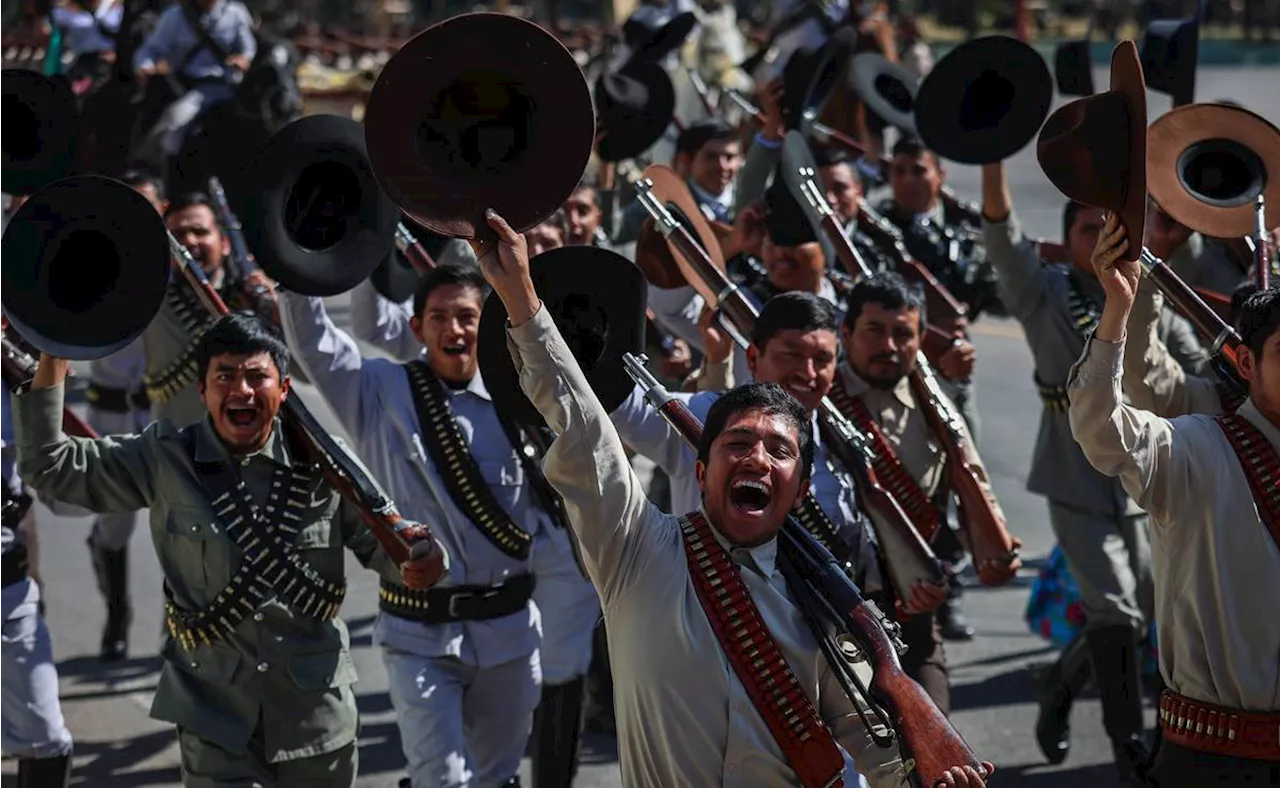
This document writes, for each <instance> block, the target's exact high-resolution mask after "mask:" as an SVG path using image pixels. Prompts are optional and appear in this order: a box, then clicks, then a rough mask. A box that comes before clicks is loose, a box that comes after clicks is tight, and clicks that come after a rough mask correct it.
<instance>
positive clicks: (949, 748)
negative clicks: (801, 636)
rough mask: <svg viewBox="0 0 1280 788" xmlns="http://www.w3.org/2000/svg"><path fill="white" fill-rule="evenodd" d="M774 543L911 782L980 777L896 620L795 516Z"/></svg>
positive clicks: (811, 619)
mask: <svg viewBox="0 0 1280 788" xmlns="http://www.w3.org/2000/svg"><path fill="white" fill-rule="evenodd" d="M645 361H647V359H646V358H644V357H643V356H640V357H636V356H633V355H631V354H630V353H628V354H626V355H625V356H623V363H624V364H625V365H626V369H627V374H629V375H631V378H632V379H633V380H634V381H635V382H636V383H638V384H639V385H640V387H641V388H642V389H644V395H645V399H647V400H648V401H649V404H650V405H652V406H653V407H654V409H655V410H657V411H658V412H659V413H660V414H662V417H663V418H665V419H666V420H667V422H668V423H670V424H671V426H672V427H674V428H675V429H676V431H677V432H679V433H680V435H681V436H682V437H683V438H684V439H685V441H686V442H688V443H689V445H691V446H693V447H695V448H696V447H697V446H698V444H699V441H700V440H701V438H702V424H701V423H699V422H698V419H697V418H696V417H695V416H694V415H693V414H692V413H690V412H689V409H688V408H686V407H685V405H684V403H683V402H681V401H680V400H678V399H676V398H675V397H673V396H672V395H671V393H670V392H668V391H667V390H666V389H665V388H663V386H662V384H661V383H659V382H658V380H657V379H656V378H655V377H654V376H653V375H652V374H651V373H650V372H649V370H648V369H646V368H645V366H644V364H645ZM778 542H779V547H780V548H781V549H780V553H781V555H782V557H783V564H782V565H783V569H784V572H785V573H786V574H787V575H788V581H789V582H788V585H789V586H791V587H792V588H794V589H795V590H796V592H797V593H796V597H797V607H798V608H799V609H800V611H801V613H802V614H804V616H805V621H806V623H807V624H808V625H809V626H810V628H811V629H812V630H813V633H814V637H815V638H816V639H817V641H818V644H819V646H820V647H821V648H822V652H823V656H824V658H825V659H826V660H827V663H828V665H830V666H831V669H832V670H833V671H834V672H835V674H836V678H837V680H839V681H840V684H841V687H842V688H843V689H844V691H845V693H846V694H848V695H849V696H850V698H852V697H853V696H854V695H855V692H856V694H858V695H860V696H861V697H863V698H865V699H866V700H867V701H868V702H869V705H870V706H871V708H872V711H873V713H874V714H875V715H876V716H877V717H879V718H880V719H881V720H882V721H883V722H884V723H885V724H886V725H887V726H888V727H889V728H890V729H891V730H893V731H894V732H896V734H897V736H898V738H899V740H900V744H899V748H900V750H901V752H902V760H903V762H904V763H905V764H906V767H907V770H908V774H909V779H910V781H911V783H912V785H914V786H917V788H933V786H935V785H937V784H938V783H939V782H941V781H942V780H943V775H944V774H945V773H946V772H947V770H948V769H951V768H954V767H957V766H971V767H973V768H974V769H975V770H976V771H977V772H978V773H979V774H981V775H983V776H985V775H986V770H985V769H984V767H983V766H982V763H981V762H980V761H979V760H978V756H977V755H975V754H974V752H973V750H971V749H970V748H969V745H968V744H967V743H966V742H965V740H964V739H963V738H962V737H961V736H960V734H959V733H958V732H957V731H956V729H955V728H954V727H952V725H951V722H950V721H949V720H947V717H946V715H945V714H943V713H942V711H941V710H940V709H939V708H938V707H937V705H936V704H935V703H934V702H933V700H932V699H931V698H930V697H929V695H928V694H927V693H926V692H925V691H924V688H923V687H921V686H920V684H919V683H918V682H916V680H915V679H913V678H911V677H910V676H908V675H907V674H906V672H904V671H903V669H902V663H901V662H900V661H899V655H900V654H902V653H905V652H906V645H905V644H904V643H903V642H902V640H901V638H900V636H899V633H900V629H899V627H898V624H897V623H896V622H893V621H891V620H889V619H888V618H887V617H886V616H885V615H884V613H882V612H881V611H880V609H879V608H878V607H876V605H875V603H874V602H871V601H869V600H867V599H866V598H864V597H863V596H862V592H861V591H859V590H858V586H857V585H856V584H855V583H854V582H853V581H852V580H850V579H849V576H848V575H846V574H845V572H844V570H843V569H842V568H841V566H840V563H839V562H838V561H837V560H836V558H835V556H833V555H832V554H831V553H830V551H828V550H827V548H825V547H823V545H822V543H821V542H819V541H818V540H817V539H816V538H815V537H814V536H813V535H812V534H810V533H809V532H808V531H806V530H805V529H804V526H802V525H800V523H799V522H798V521H797V520H796V519H795V517H794V516H792V515H788V516H787V519H786V520H785V521H784V522H783V524H782V529H781V531H779V533H778ZM832 628H834V630H835V631H834V632H833V631H832ZM848 640H852V641H853V643H854V644H855V645H856V646H857V650H858V651H861V652H862V653H863V654H865V655H866V656H867V658H868V659H869V660H870V662H871V668H872V678H871V685H870V687H867V686H865V685H863V683H862V681H861V679H859V678H858V676H857V675H856V674H855V673H854V672H853V670H852V667H851V665H850V660H849V658H848V651H847V646H846V643H847V641H848ZM855 705H856V704H855ZM858 713H859V716H860V717H861V718H862V721H863V724H864V725H866V726H867V730H868V732H869V733H870V734H871V736H872V738H873V739H874V740H875V741H876V744H877V745H879V746H882V747H883V746H888V745H889V744H891V743H892V738H891V737H884V736H883V735H881V734H877V733H876V732H875V731H874V730H872V727H871V724H870V723H869V721H868V720H867V718H866V717H865V716H863V714H862V711H861V709H860V708H859V712H858Z"/></svg>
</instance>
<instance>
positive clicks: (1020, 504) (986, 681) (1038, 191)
mask: <svg viewBox="0 0 1280 788" xmlns="http://www.w3.org/2000/svg"><path fill="white" fill-rule="evenodd" d="M1277 78H1280V69H1233V68H1220V69H1218V68H1202V69H1201V70H1200V73H1199V85H1198V95H1199V96H1200V97H1202V98H1204V99H1216V98H1232V99H1235V100H1237V101H1240V102H1241V103H1243V104H1245V105H1246V106H1248V107H1250V108H1251V109H1254V111H1258V112H1260V113H1262V114H1263V115H1264V116H1266V117H1267V118H1268V119H1269V120H1271V121H1272V122H1273V123H1276V122H1277V121H1278V120H1280V91H1277V90H1276V89H1275V81H1276V80H1277ZM1096 84H1098V85H1105V84H1107V76H1106V74H1105V73H1103V72H1101V71H1100V72H1098V74H1097V75H1096ZM1168 107H1169V101H1168V98H1167V97H1165V96H1162V95H1152V97H1151V99H1150V112H1151V114H1152V117H1154V116H1155V115H1156V114H1157V113H1160V112H1163V111H1165V110H1167V109H1168ZM1008 173H1009V176H1008V177H1009V181H1010V185H1011V188H1012V191H1013V194H1014V198H1015V202H1016V206H1017V210H1018V212H1019V214H1020V215H1021V217H1022V219H1023V221H1024V224H1025V226H1026V227H1027V229H1028V231H1029V232H1031V233H1034V234H1037V235H1040V236H1043V237H1048V238H1052V239H1056V238H1058V237H1059V235H1060V227H1059V218H1058V217H1059V214H1060V210H1061V205H1062V198H1061V197H1060V196H1059V195H1058V193H1057V192H1056V190H1054V188H1053V187H1052V186H1051V185H1050V184H1049V183H1048V182H1047V181H1046V180H1045V179H1044V177H1043V175H1042V174H1041V172H1040V169H1039V167H1038V165H1037V164H1036V161H1035V157H1034V151H1033V150H1032V149H1030V148H1029V149H1028V150H1025V151H1023V152H1022V153H1021V154H1019V155H1018V156H1017V157H1015V158H1014V159H1013V160H1011V162H1010V164H1009V168H1008ZM949 182H950V183H951V184H952V185H954V186H955V187H956V189H957V191H958V192H959V193H960V194H961V195H964V196H967V197H970V198H976V197H977V194H978V193H977V185H978V172H977V170H976V169H975V168H971V167H952V168H951V171H950V173H949ZM344 304H345V298H341V297H340V298H336V299H333V300H332V306H331V309H332V314H334V316H335V318H337V319H338V320H339V322H340V323H341V322H342V321H343V320H344V319H345V315H344V312H345V307H344ZM974 341H975V343H976V344H977V346H978V349H979V353H980V356H979V364H978V370H977V374H976V379H977V383H978V391H979V394H978V402H979V407H980V411H981V415H982V421H983V426H982V430H983V435H982V445H981V449H982V454H983V456H984V458H985V461H986V464H987V467H988V470H989V471H990V473H991V475H992V477H993V479H994V483H995V488H996V492H997V494H998V495H999V497H1000V500H1001V502H1002V504H1003V506H1004V509H1005V512H1006V513H1007V515H1008V517H1009V523H1010V527H1011V529H1012V530H1013V531H1014V532H1015V533H1016V534H1017V535H1018V536H1019V537H1021V539H1022V541H1023V543H1024V555H1025V556H1026V557H1027V559H1028V561H1027V563H1028V567H1029V568H1028V569H1027V570H1026V571H1024V573H1023V576H1022V577H1020V578H1018V580H1016V581H1015V582H1014V583H1012V584H1010V585H1009V586H1006V587H1004V588H1000V589H986V588H981V587H978V588H973V589H971V590H970V591H969V593H968V596H967V612H968V614H969V616H970V617H971V619H972V620H973V623H974V625H975V626H976V627H977V630H978V637H977V638H976V639H975V640H973V641H972V642H970V643H963V644H948V645H947V651H948V657H949V660H950V664H951V671H952V674H951V679H952V687H953V689H952V692H953V695H952V697H953V706H954V711H953V714H952V719H953V721H954V723H955V725H956V727H957V728H958V729H959V730H960V732H961V733H962V734H963V735H964V737H965V738H966V739H967V740H968V742H969V744H970V745H971V746H972V747H973V749H974V750H975V751H976V752H978V753H979V754H980V755H981V756H982V757H984V758H987V759H989V760H991V761H993V762H995V763H996V765H997V767H998V770H999V771H998V774H997V775H996V777H995V778H994V779H993V780H992V785H994V786H1006V787H1008V788H1013V787H1014V786H1038V787H1043V788H1056V787H1059V786H1060V787H1062V788H1066V786H1084V785H1088V786H1091V788H1110V787H1111V786H1114V785H1115V782H1116V781H1115V778H1114V775H1113V770H1112V768H1111V767H1110V766H1109V765H1108V764H1109V761H1110V757H1111V756H1110V747H1109V745H1108V743H1107V741H1106V738H1105V735H1104V734H1103V732H1102V727H1101V715H1100V708H1099V705H1098V703H1097V700H1096V697H1095V696H1094V695H1093V694H1092V693H1091V692H1090V693H1086V696H1085V697H1084V698H1083V699H1082V700H1081V701H1080V703H1079V704H1078V705H1077V707H1076V712H1075V716H1074V717H1073V723H1074V739H1073V748H1072V751H1071V757H1070V758H1069V759H1068V760H1067V762H1066V763H1065V764H1063V765H1062V766H1060V767H1047V766H1046V765H1045V764H1044V762H1043V759H1042V757H1041V755H1040V753H1039V751H1038V749H1037V747H1036V744H1035V741H1034V738H1033V735H1032V728H1033V725H1034V721H1035V714H1036V707H1035V703H1034V694H1033V687H1034V684H1033V679H1032V676H1033V674H1034V672H1035V671H1036V669H1038V668H1039V667H1041V666H1043V665H1045V664H1047V663H1048V662H1050V661H1051V660H1052V659H1053V656H1054V655H1053V652H1052V651H1051V649H1050V648H1049V647H1048V645H1047V643H1046V642H1045V641H1043V640H1041V639H1040V638H1038V637H1036V636H1034V635H1032V634H1031V633H1030V632H1029V631H1028V630H1027V627H1026V624H1025V623H1024V621H1023V609H1024V607H1025V605H1026V601H1027V590H1026V589H1027V587H1028V586H1029V585H1030V581H1031V579H1032V577H1034V572H1035V568H1036V567H1038V566H1039V562H1040V560H1041V559H1042V558H1043V557H1044V556H1045V555H1046V554H1047V552H1048V551H1049V549H1050V548H1051V547H1052V545H1053V537H1052V534H1051V532H1050V530H1049V526H1048V522H1047V517H1046V508H1045V504H1044V502H1043V501H1042V500H1040V499H1039V498H1037V497H1034V496H1031V495H1030V494H1028V493H1027V492H1026V491H1025V490H1024V483H1025V479H1026V469H1027V468H1028V467H1029V465H1030V457H1031V450H1032V446H1033V442H1034V439H1035V432H1036V425H1037V423H1038V420H1039V416H1040V405H1039V402H1038V400H1037V397H1036V394H1035V391H1034V388H1033V386H1032V369H1031V361H1030V355H1029V353H1028V351H1027V348H1026V346H1025V342H1024V339H1023V336H1022V332H1021V330H1020V328H1019V327H1018V326H1017V324H1016V323H1013V322H1011V321H994V320H988V319H984V320H982V321H980V322H979V323H978V324H977V325H976V326H975V337H974ZM298 389H299V390H301V391H302V396H303V397H304V398H305V399H306V400H307V402H308V404H309V405H312V406H313V407H314V409H315V411H316V413H317V415H318V416H319V417H320V418H321V420H322V421H324V422H325V423H326V424H328V425H333V424H334V422H333V419H332V415H331V414H330V413H328V411H327V409H326V408H324V406H323V403H322V402H321V400H320V399H319V398H318V397H316V396H315V393H314V391H311V390H308V387H306V386H299V387H298ZM335 428H336V427H335ZM39 521H40V533H41V540H40V541H41V559H40V570H41V573H42V575H43V577H44V580H45V594H46V598H47V604H48V613H47V614H48V621H49V626H50V627H51V629H52V632H53V638H54V647H55V651H56V653H57V654H58V657H59V660H60V661H59V675H60V678H61V685H62V703H63V710H64V713H65V715H66V717H67V720H68V723H69V725H70V728H71V730H72V733H73V734H74V736H75V740H76V750H75V751H76V760H75V767H76V768H75V774H74V776H73V782H72V784H73V785H77V786H93V787H94V788H97V787H98V786H112V787H113V788H114V787H115V786H119V787H120V788H126V787H127V786H174V785H178V784H179V779H180V777H179V770H178V751H177V747H176V746H175V737H174V733H173V731H172V729H171V728H169V727H168V726H167V725H164V724H161V723H157V722H154V721H152V720H150V719H149V718H148V716H147V709H148V706H149V704H150V700H151V695H152V692H153V690H154V688H155V684H156V678H157V673H156V666H157V660H156V658H155V657H154V654H155V653H156V651H157V649H158V645H159V632H160V626H161V594H160V576H159V572H158V568H157V564H156V559H155V556H154V552H153V550H152V547H151V544H150V542H149V538H148V536H147V532H146V530H145V529H139V530H138V531H137V532H136V533H135V535H134V539H133V541H132V543H131V545H130V561H131V563H132V579H131V583H132V592H133V596H134V600H135V607H136V616H135V621H134V624H133V630H132V633H131V634H132V641H131V649H132V654H133V659H132V660H131V661H129V662H127V663H125V664H123V665H121V666H119V667H115V668H112V669H111V670H104V669H103V668H102V667H100V666H99V665H98V664H97V661H96V658H95V655H96V653H97V647H98V638H99V635H100V631H101V624H102V618H103V610H102V604H101V602H100V599H99V596H98V592H97V590H96V587H95V584H94V580H93V574H92V571H91V568H90V565H89V556H88V552H87V550H86V548H85V539H86V537H87V536H88V532H89V520H88V519H71V518H59V517H55V516H53V515H52V514H51V513H50V512H49V511H48V510H46V509H43V508H42V509H41V510H40V512H39ZM350 578H351V588H350V592H349V593H348V595H347V602H346V605H345V607H344V610H343V615H344V617H345V618H346V620H347V622H348V624H349V626H350V628H351V635H352V638H351V640H352V645H353V648H354V654H355V661H356V664H357V666H358V669H359V673H360V682H359V684H358V685H357V686H356V690H357V694H358V696H359V703H360V709H361V712H362V721H363V729H362V732H361V735H360V750H361V753H360V760H361V777H360V780H359V783H358V784H359V785H360V786H362V788H388V787H390V786H395V785H396V782H397V780H398V778H399V777H400V776H402V775H403V773H404V772H403V765H404V758H403V755H402V753H401V750H400V743H399V737H398V734H397V731H396V724H395V717H394V714H393V712H392V710H391V706H390V702H389V700H388V698H387V695H386V692H385V690H386V681H387V678H386V672H385V670H384V669H383V666H382V661H381V659H380V657H379V655H378V654H377V653H376V651H375V650H374V649H373V648H372V647H371V646H370V630H371V626H372V621H373V615H374V612H375V601H374V600H375V598H376V585H375V583H376V581H375V578H374V576H373V575H372V574H371V573H368V572H365V571H363V570H361V569H360V568H359V567H358V565H357V564H356V563H355V561H354V560H352V561H350ZM1153 719H1154V718H1153V715H1151V714H1150V711H1149V712H1148V722H1149V724H1152V723H1153ZM583 761H584V763H583V766H582V769H581V772H580V776H579V778H578V780H577V783H576V784H577V785H578V786H580V788H606V787H608V788H613V787H614V786H618V785H619V784H620V779H619V771H618V766H617V754H616V749H615V748H614V746H613V742H612V741H610V740H607V739H603V738H599V737H589V738H588V740H587V743H586V747H585V751H584V754H583ZM14 770H15V766H14V764H13V762H12V761H6V762H5V763H4V766H3V773H4V778H3V784H4V785H5V786H9V785H13V784H14V778H13V773H14ZM524 780H525V784H526V785H529V784H530V782H529V778H528V774H527V762H526V771H525V774H524ZM672 788H676V786H672Z"/></svg>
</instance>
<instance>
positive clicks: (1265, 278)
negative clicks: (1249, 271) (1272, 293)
mask: <svg viewBox="0 0 1280 788" xmlns="http://www.w3.org/2000/svg"><path fill="white" fill-rule="evenodd" d="M1253 217H1254V231H1253V264H1254V272H1255V276H1256V277H1257V280H1258V289H1259V290H1266V289H1267V288H1269V287H1271V241H1270V239H1269V238H1268V237H1267V203H1266V199H1265V198H1264V197H1263V196H1262V195H1261V194H1259V195H1258V201H1257V203H1256V204H1255V206H1254V214H1253Z"/></svg>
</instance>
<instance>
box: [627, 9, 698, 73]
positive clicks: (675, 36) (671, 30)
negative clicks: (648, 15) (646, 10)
mask: <svg viewBox="0 0 1280 788" xmlns="http://www.w3.org/2000/svg"><path fill="white" fill-rule="evenodd" d="M697 26H698V17H697V16H695V15H694V14H693V12H692V11H685V12H684V13H682V14H677V15H676V16H675V17H674V18H673V19H672V20H671V21H670V22H667V23H666V24H665V25H662V26H661V27H659V28H656V29H655V28H652V27H649V26H648V25H646V24H644V23H643V22H640V21H638V20H636V19H635V18H634V17H633V18H631V19H628V20H627V21H626V22H625V23H623V25H622V35H623V39H624V40H625V41H626V42H627V45H628V46H629V47H630V48H631V54H630V56H629V57H628V58H627V63H628V64H631V63H661V62H662V61H663V60H664V59H665V58H666V57H667V55H669V54H671V53H672V52H674V51H676V50H677V49H679V48H680V47H682V46H684V42H685V40H686V39H687V38H688V37H689V34H690V33H692V32H693V29H694V28H695V27H697Z"/></svg>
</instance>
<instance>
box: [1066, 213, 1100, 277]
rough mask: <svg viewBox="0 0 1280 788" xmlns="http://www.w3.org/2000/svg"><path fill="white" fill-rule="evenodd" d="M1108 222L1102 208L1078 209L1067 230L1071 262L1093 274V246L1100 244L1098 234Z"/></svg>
mask: <svg viewBox="0 0 1280 788" xmlns="http://www.w3.org/2000/svg"><path fill="white" fill-rule="evenodd" d="M1104 224H1106V222H1105V221H1104V220H1103V218H1102V209H1101V208H1088V207H1085V208H1081V209H1079V210H1077V211H1076V216H1075V220H1074V221H1072V222H1071V229H1070V230H1069V231H1068V232H1067V238H1066V243H1067V251H1068V252H1069V253H1070V254H1071V263H1072V264H1073V265H1074V266H1075V267H1076V268H1077V269H1079V270H1081V271H1084V272H1086V273H1088V274H1089V275H1091V276H1092V275H1093V263H1091V262H1089V261H1090V259H1091V258H1092V257H1093V248H1094V247H1095V246H1097V245H1098V236H1099V235H1100V234H1101V233H1102V227H1103V225H1104Z"/></svg>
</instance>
